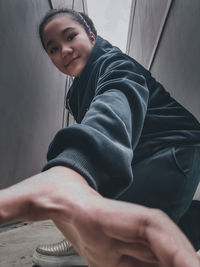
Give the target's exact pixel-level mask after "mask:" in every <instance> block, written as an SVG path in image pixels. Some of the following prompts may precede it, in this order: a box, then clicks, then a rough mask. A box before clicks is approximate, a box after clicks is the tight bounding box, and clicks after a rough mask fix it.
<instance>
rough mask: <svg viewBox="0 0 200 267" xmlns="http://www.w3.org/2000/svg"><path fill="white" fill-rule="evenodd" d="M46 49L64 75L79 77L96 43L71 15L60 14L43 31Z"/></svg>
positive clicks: (93, 36)
mask: <svg viewBox="0 0 200 267" xmlns="http://www.w3.org/2000/svg"><path fill="white" fill-rule="evenodd" d="M43 40H44V45H45V49H46V51H47V53H48V55H49V57H50V58H51V60H52V62H53V63H54V65H55V66H56V67H57V68H58V69H59V70H60V71H61V72H63V73H65V74H67V75H70V76H75V77H79V76H80V74H81V72H82V70H83V68H84V67H85V64H86V62H87V59H88V56H89V54H90V52H91V50H92V48H93V46H94V43H95V35H94V34H93V33H91V35H90V37H89V36H88V34H87V33H86V31H85V30H84V28H83V26H82V25H80V24H79V23H78V22H76V21H75V20H73V19H72V17H71V15H70V14H59V15H57V16H55V17H54V18H53V19H52V20H51V21H49V22H48V23H47V25H45V27H44V30H43Z"/></svg>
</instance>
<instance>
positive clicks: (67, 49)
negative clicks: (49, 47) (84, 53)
mask: <svg viewBox="0 0 200 267" xmlns="http://www.w3.org/2000/svg"><path fill="white" fill-rule="evenodd" d="M61 52H62V56H63V57H65V56H67V55H68V54H71V53H72V52H73V49H72V47H70V46H68V45H63V46H62V50H61Z"/></svg>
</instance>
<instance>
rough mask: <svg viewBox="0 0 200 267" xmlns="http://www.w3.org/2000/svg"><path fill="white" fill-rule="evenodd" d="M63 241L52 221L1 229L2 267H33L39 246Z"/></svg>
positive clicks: (0, 254) (0, 249) (0, 251)
mask: <svg viewBox="0 0 200 267" xmlns="http://www.w3.org/2000/svg"><path fill="white" fill-rule="evenodd" d="M2 230H3V231H2ZM62 239H63V236H62V234H61V233H60V232H59V230H57V228H56V227H55V226H54V224H53V223H52V222H51V221H44V222H36V223H29V224H27V225H16V226H15V227H13V226H12V227H8V228H5V229H1V228H0V267H31V266H33V265H32V254H33V252H34V250H35V248H36V247H37V246H38V245H39V244H46V243H52V242H58V241H61V240H62ZM199 254H200V251H199Z"/></svg>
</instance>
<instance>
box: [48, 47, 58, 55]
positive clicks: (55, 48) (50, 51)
mask: <svg viewBox="0 0 200 267" xmlns="http://www.w3.org/2000/svg"><path fill="white" fill-rule="evenodd" d="M57 50H58V48H57V47H53V48H51V49H50V50H49V53H50V54H54V53H56V51H57Z"/></svg>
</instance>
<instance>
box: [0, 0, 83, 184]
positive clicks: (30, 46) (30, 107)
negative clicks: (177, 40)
mask: <svg viewBox="0 0 200 267" xmlns="http://www.w3.org/2000/svg"><path fill="white" fill-rule="evenodd" d="M52 2H53V5H54V7H58V6H60V7H61V6H66V5H67V6H68V7H73V5H74V6H76V7H77V8H81V6H83V2H85V1H81V2H80V1H78V4H77V3H76V0H64V1H59V0H57V1H56V0H54V1H52ZM51 7H52V3H51V1H48V0H42V1H41V0H28V1H27V0H1V1H0V40H1V41H0V59H1V64H0V127H1V130H0V188H4V187H6V186H9V185H11V184H13V183H16V182H17V181H20V180H22V179H24V178H26V177H29V176H31V175H33V174H35V173H37V172H39V171H40V170H41V168H42V166H43V165H44V163H45V162H46V152H47V149H48V146H49V143H50V141H51V140H52V138H53V137H54V135H55V134H56V132H57V131H58V130H59V129H60V128H61V127H62V126H63V125H64V124H65V113H64V96H65V94H66V76H65V75H63V74H61V73H60V72H59V71H58V70H57V69H56V68H55V67H54V66H53V64H52V63H51V61H50V60H49V58H48V56H47V55H46V53H45V51H44V50H43V49H42V46H41V44H40V40H39V37H38V32H37V31H38V25H39V22H40V20H41V18H42V17H43V16H44V14H45V13H46V12H47V11H48V10H49V9H50V8H51Z"/></svg>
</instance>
